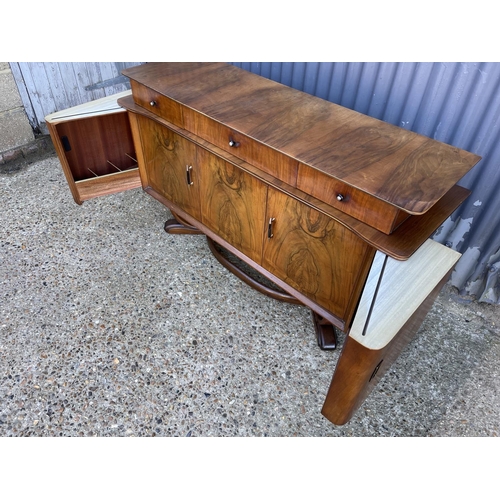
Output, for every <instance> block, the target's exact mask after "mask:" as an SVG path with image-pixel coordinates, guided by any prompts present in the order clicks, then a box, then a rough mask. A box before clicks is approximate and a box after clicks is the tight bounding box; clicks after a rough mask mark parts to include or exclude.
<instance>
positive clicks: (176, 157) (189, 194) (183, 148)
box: [137, 116, 200, 220]
mask: <svg viewBox="0 0 500 500" xmlns="http://www.w3.org/2000/svg"><path fill="white" fill-rule="evenodd" d="M137 118H138V124H139V128H140V134H141V140H142V151H143V156H144V163H145V170H146V172H147V177H148V180H147V182H148V184H149V185H150V186H151V187H152V188H153V190H155V191H156V192H157V193H159V194H161V195H162V196H164V197H165V198H167V199H168V200H170V201H171V202H172V203H174V204H175V205H177V206H178V207H179V208H181V209H182V210H184V211H185V212H186V213H188V214H189V215H191V216H193V217H194V218H195V219H197V220H200V175H199V174H200V171H199V168H197V166H196V164H197V162H196V149H197V146H196V145H195V144H193V143H192V142H190V141H188V140H187V139H185V138H184V137H181V136H180V135H178V134H176V133H175V132H173V131H172V130H170V129H169V128H167V127H165V126H164V125H160V124H158V123H156V122H154V121H153V120H150V119H149V118H145V117H143V116H138V117H137Z"/></svg>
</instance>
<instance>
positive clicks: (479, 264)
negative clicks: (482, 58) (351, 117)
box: [232, 62, 500, 304]
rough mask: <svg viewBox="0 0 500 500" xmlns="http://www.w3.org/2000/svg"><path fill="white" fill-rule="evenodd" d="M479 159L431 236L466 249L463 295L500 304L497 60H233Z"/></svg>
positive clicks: (460, 279)
mask: <svg viewBox="0 0 500 500" xmlns="http://www.w3.org/2000/svg"><path fill="white" fill-rule="evenodd" d="M232 64H234V65H236V66H239V67H242V68H244V69H246V70H248V71H252V72H253V73H257V74H259V75H262V76H265V77H267V78H271V79H272V80H276V81H278V82H281V83H283V84H285V85H289V86H291V87H294V88H296V89H299V90H303V91H304V92H308V93H310V94H313V95H316V96H318V97H322V98H323V99H327V100H329V101H332V102H335V103H337V104H340V105H342V106H345V107H348V108H351V109H355V110H356V111H359V112H361V113H365V114H367V115H370V116H373V117H375V118H378V119H380V120H383V121H386V122H389V123H392V124H394V125H398V126H400V127H403V128H405V129H408V130H412V131H414V132H417V133H419V134H423V135H426V136H428V137H432V138H434V139H437V140H439V141H442V142H445V143H447V144H452V145H453V146H456V147H458V148H462V149H466V150H467V151H471V152H473V153H476V154H478V155H480V156H482V157H483V159H482V160H481V161H480V162H479V163H478V164H477V165H476V167H474V169H473V170H472V171H471V172H469V174H467V175H466V176H465V177H464V178H463V179H462V180H461V181H460V183H459V184H461V185H462V186H464V187H467V188H469V189H471V190H472V194H471V196H470V197H469V198H468V200H466V202H465V203H464V204H463V205H462V206H461V207H460V208H459V209H458V210H457V211H456V212H455V213H454V214H453V215H452V217H451V218H449V219H448V220H447V221H446V222H445V223H444V224H443V226H442V227H441V228H440V229H439V230H438V231H437V232H436V234H435V236H434V239H435V240H437V241H439V242H441V243H444V244H446V245H447V246H450V247H451V248H454V249H456V250H458V251H459V252H461V253H463V257H462V259H461V260H460V262H459V264H458V266H457V267H456V270H455V271H454V273H453V275H452V277H451V283H452V285H454V286H456V287H457V288H458V289H459V291H460V292H461V293H462V294H468V295H473V296H474V297H476V298H477V299H478V300H479V301H481V302H489V303H493V304H499V303H500V279H499V272H500V140H499V139H500V127H499V118H500V63H460V62H459V63H297V62H295V63H232Z"/></svg>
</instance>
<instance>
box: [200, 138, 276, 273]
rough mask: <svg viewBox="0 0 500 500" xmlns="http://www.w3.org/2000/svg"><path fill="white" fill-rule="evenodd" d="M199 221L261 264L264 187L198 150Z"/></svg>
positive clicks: (214, 157)
mask: <svg viewBox="0 0 500 500" xmlns="http://www.w3.org/2000/svg"><path fill="white" fill-rule="evenodd" d="M196 165H198V166H199V169H200V171H201V180H200V182H201V193H202V196H201V207H202V218H201V221H202V222H203V224H205V225H206V226H207V227H209V228H210V229H212V230H213V231H216V232H217V233H218V234H219V235H220V236H221V237H222V238H224V239H225V240H226V241H227V242H228V243H230V244H231V245H233V246H234V247H236V248H237V249H238V250H241V251H242V252H244V253H245V254H246V255H248V257H250V258H251V259H252V260H253V261H255V262H257V263H259V264H260V262H261V256H262V242H263V238H264V229H265V226H264V220H265V212H266V195H267V186H266V185H265V184H264V183H262V182H261V181H259V180H258V179H256V178H255V177H253V176H251V175H249V174H247V173H246V172H244V171H243V170H241V169H240V168H238V167H236V166H235V165H233V164H231V163H229V162H227V161H224V160H223V159H221V158H219V157H217V156H215V155H214V154H212V153H209V152H208V151H206V150H205V149H202V148H198V150H197V158H196Z"/></svg>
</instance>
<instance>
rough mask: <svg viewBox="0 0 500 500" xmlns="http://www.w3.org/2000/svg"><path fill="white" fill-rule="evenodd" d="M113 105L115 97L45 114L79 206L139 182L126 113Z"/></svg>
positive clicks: (134, 185) (138, 184) (115, 103)
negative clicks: (47, 115) (86, 201)
mask: <svg viewBox="0 0 500 500" xmlns="http://www.w3.org/2000/svg"><path fill="white" fill-rule="evenodd" d="M128 94H129V93H124V94H123V95H128ZM117 106H118V104H117V102H116V99H109V98H106V99H102V100H100V101H99V102H96V103H89V104H88V105H81V106H77V107H75V108H71V109H68V110H64V111H63V112H59V113H54V114H52V115H49V117H48V118H49V119H48V120H47V128H48V130H49V133H50V136H51V139H52V142H53V144H54V147H55V150H56V152H57V155H58V158H59V161H60V162H61V166H62V169H63V172H64V175H65V177H66V180H67V182H68V186H69V188H70V191H71V194H72V195H73V199H74V200H75V202H76V203H78V204H79V205H80V204H82V203H83V201H85V200H88V199H91V198H95V197H97V196H102V195H106V194H111V193H117V192H120V191H125V190H127V189H133V188H136V187H139V186H140V185H141V183H140V179H139V172H138V170H137V161H136V154H135V146H134V141H133V137H132V133H131V130H130V125H129V119H128V114H127V113H124V112H123V109H122V108H119V109H118V110H117ZM101 108H102V109H101Z"/></svg>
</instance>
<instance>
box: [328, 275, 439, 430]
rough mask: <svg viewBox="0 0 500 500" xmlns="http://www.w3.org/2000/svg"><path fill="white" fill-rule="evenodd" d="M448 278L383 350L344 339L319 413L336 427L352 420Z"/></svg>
mask: <svg viewBox="0 0 500 500" xmlns="http://www.w3.org/2000/svg"><path fill="white" fill-rule="evenodd" d="M448 276H449V274H447V275H446V276H445V277H444V278H443V279H442V280H441V281H440V282H439V283H438V285H437V286H436V287H435V288H434V289H433V290H432V292H431V293H430V294H429V295H428V296H427V297H426V299H425V300H424V301H423V302H422V304H421V305H420V306H419V307H418V308H417V309H416V310H415V312H414V313H413V314H412V315H411V316H410V317H409V318H408V320H407V321H406V322H405V323H404V325H403V326H402V327H401V329H399V331H397V332H395V334H394V336H393V338H392V340H390V341H389V342H388V343H387V344H386V345H384V346H383V347H381V348H379V349H370V348H368V347H366V346H364V345H362V344H361V343H360V342H358V341H357V340H356V339H354V338H352V337H351V336H349V335H348V336H347V338H346V340H345V343H344V347H343V348H342V352H341V354H340V358H339V360H338V362H337V366H336V368H335V372H334V374H333V378H332V381H331V383H330V388H329V389H328V393H327V396H326V399H325V402H324V404H323V408H322V410H321V413H322V414H323V416H324V417H326V418H327V419H328V420H330V421H331V422H332V423H334V424H335V425H344V424H346V423H347V422H348V421H349V420H350V419H351V417H352V416H353V414H354V413H355V411H356V410H357V409H358V408H359V407H360V406H361V405H362V404H363V402H364V400H365V399H366V398H367V397H368V396H369V394H370V393H371V391H372V390H373V389H374V387H375V386H376V385H377V383H378V382H379V380H380V379H381V378H382V377H383V376H384V374H385V373H386V372H387V370H388V369H389V368H390V367H391V365H392V364H393V363H394V361H395V360H396V359H397V358H398V356H399V355H400V354H401V352H402V351H403V349H404V348H405V347H406V346H407V345H408V344H409V343H410V342H411V341H412V340H413V338H414V337H415V335H416V334H417V332H418V330H419V328H420V326H421V324H422V322H423V320H424V319H425V317H426V315H427V313H428V312H429V310H430V309H431V307H432V304H433V303H434V301H435V299H436V298H437V296H438V294H439V292H440V290H441V288H442V287H443V286H444V284H445V283H446V281H447V280H448ZM388 314H390V311H388Z"/></svg>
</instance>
